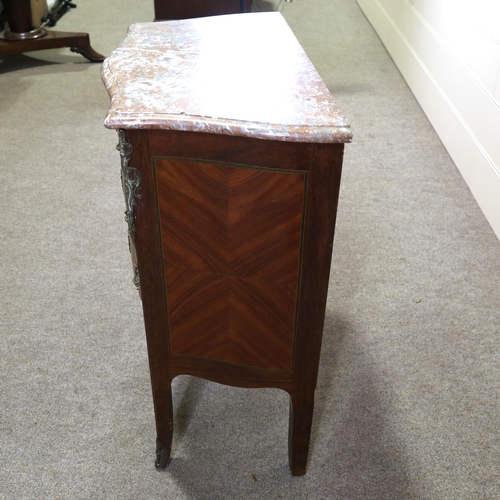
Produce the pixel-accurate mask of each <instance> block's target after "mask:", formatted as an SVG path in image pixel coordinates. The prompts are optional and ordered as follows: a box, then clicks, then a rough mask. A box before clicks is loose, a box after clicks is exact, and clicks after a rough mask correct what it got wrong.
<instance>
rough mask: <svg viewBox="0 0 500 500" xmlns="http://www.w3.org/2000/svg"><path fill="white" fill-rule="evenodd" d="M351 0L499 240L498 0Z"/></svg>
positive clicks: (499, 40) (499, 76) (499, 71)
mask: <svg viewBox="0 0 500 500" xmlns="http://www.w3.org/2000/svg"><path fill="white" fill-rule="evenodd" d="M357 1H358V4H359V5H360V7H361V9H362V10H363V12H364V13H365V15H366V16H367V18H368V20H369V21H370V22H371V24H372V25H373V27H374V28H375V30H376V31H377V33H378V35H379V36H380V38H381V39H382V41H383V43H384V44H385V46H386V48H387V50H388V51H389V53H390V55H391V56H392V58H393V59H394V62H395V63H396V65H397V66H398V68H399V70H400V71H401V73H402V75H403V76H404V78H405V79H406V81H407V82H408V85H409V86H410V88H411V89H412V91H413V93H414V94H415V97H416V98H417V99H418V101H419V103H420V105H421V106H422V108H423V110H424V112H425V113H426V114H427V116H428V118H429V120H430V121H431V123H432V125H433V126H434V128H435V130H436V132H437V133H438V135H439V137H440V138H441V140H442V141H443V144H444V145H445V147H446V148H447V150H448V152H449V153H450V155H451V157H452V159H453V161H454V162H455V164H456V166H457V167H458V169H459V170H460V172H461V174H462V175H463V177H464V179H465V181H466V182H467V184H468V186H469V188H470V190H471V191H472V193H473V195H474V196H475V198H476V200H477V202H478V203H479V206H480V207H481V209H482V210H483V212H484V214H485V216H486V218H487V219H488V221H489V223H490V224H491V226H492V227H493V230H494V231H495V233H496V235H497V236H498V238H499V239H500V1H499V0H474V1H471V0H357Z"/></svg>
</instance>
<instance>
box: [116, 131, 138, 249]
mask: <svg viewBox="0 0 500 500" xmlns="http://www.w3.org/2000/svg"><path fill="white" fill-rule="evenodd" d="M116 149H117V150H118V151H119V153H120V157H121V166H122V169H121V179H122V188H123V195H124V196H125V222H126V223H127V224H128V234H129V237H130V239H131V240H132V241H135V214H134V207H135V206H137V201H136V199H139V198H140V197H141V194H140V189H141V182H142V178H141V174H140V173H139V171H138V170H137V169H136V168H133V167H129V162H130V157H131V155H132V152H133V150H134V148H133V146H132V144H130V143H128V142H127V140H126V138H125V131H124V130H122V129H119V130H118V145H117V146H116Z"/></svg>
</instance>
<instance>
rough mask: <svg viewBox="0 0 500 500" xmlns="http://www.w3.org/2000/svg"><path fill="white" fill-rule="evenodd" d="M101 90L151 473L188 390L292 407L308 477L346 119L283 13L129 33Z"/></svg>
mask: <svg viewBox="0 0 500 500" xmlns="http://www.w3.org/2000/svg"><path fill="white" fill-rule="evenodd" d="M256 33H258V34H259V35H258V37H255V34H256ZM159 53H162V56H161V57H159V56H158V54H159ZM144 68H147V71H145V69H144ZM103 80H104V82H105V84H106V86H107V88H108V92H109V94H110V97H111V106H110V110H109V113H108V116H107V118H106V123H105V124H106V126H107V127H109V128H115V129H118V130H119V145H118V149H119V151H120V155H121V163H122V181H123V189H124V193H125V199H126V220H127V222H128V227H129V240H130V248H131V252H132V260H133V268H134V283H135V284H136V286H137V287H138V288H139V290H140V293H141V296H142V303H143V310H144V321H145V326H146V336H147V343H148V353H149V360H150V370H151V380H152V387H153V399H154V407H155V416H156V427H157V435H158V447H157V461H156V464H157V467H165V466H166V465H167V464H168V462H169V460H170V455H171V442H172V433H173V429H174V427H173V409H172V397H171V382H172V380H173V379H174V377H176V376H177V375H181V374H189V375H194V376H197V377H202V378H204V379H208V380H212V381H215V382H219V383H223V384H228V385H232V386H239V387H276V388H280V389H283V390H285V391H287V392H288V393H289V394H290V433H289V463H290V468H291V471H292V474H294V475H301V474H304V473H305V471H306V464H307V456H308V448H309V438H310V431H311V422H312V417H313V407H314V399H315V393H316V379H317V374H318V364H319V357H320V349H321V339H322V332H323V322H324V315H325V307H326V298H327V291H328V281H329V271H330V261H331V255H332V243H333V235H334V227H335V217H336V208H337V200H338V194H339V186H340V175H341V168H342V158H343V149H344V143H345V142H350V141H351V131H350V128H349V124H348V123H347V120H346V118H345V117H344V116H343V115H342V113H341V111H340V110H339V108H338V106H337V104H336V103H335V101H334V100H333V98H332V97H331V95H330V93H329V92H328V90H327V88H326V87H325V85H324V84H323V82H322V81H321V78H320V77H319V75H318V74H317V73H316V71H315V69H314V67H313V66H312V64H311V63H310V61H309V59H308V58H307V56H306V55H305V53H304V52H303V50H302V48H301V47H300V45H299V44H298V42H297V41H296V39H295V37H294V36H293V34H292V33H291V31H290V29H289V28H288V26H287V25H286V23H285V21H284V19H283V18H282V16H281V14H279V13H266V14H241V15H236V16H218V17H210V18H204V19H197V20H188V21H176V22H172V23H169V22H165V23H142V24H138V25H135V26H134V27H133V28H132V29H131V30H130V31H129V34H128V37H127V39H126V40H125V42H124V43H123V44H122V45H121V47H120V50H119V51H115V52H113V53H112V54H111V56H110V57H109V58H108V59H107V60H106V61H105V63H104V65H103ZM263 82H266V86H264V85H263ZM256 418H258V415H256ZM234 425H237V422H234Z"/></svg>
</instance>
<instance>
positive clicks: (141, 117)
mask: <svg viewBox="0 0 500 500" xmlns="http://www.w3.org/2000/svg"><path fill="white" fill-rule="evenodd" d="M102 79H103V81H104V84H105V85H106V88H107V89H108V93H109V95H110V98H111V104H110V109H109V112H108V115H107V117H106V120H105V126H106V127H108V128H124V129H138V128H145V129H170V130H185V131H190V132H197V131H198V132H209V133H216V134H225V135H237V136H245V137H254V138H259V139H269V140H280V141H291V142H315V143H332V142H351V140H352V133H351V129H350V125H349V123H348V121H347V119H346V117H345V116H344V115H343V114H342V112H341V110H340V109H339V107H338V105H337V103H336V102H335V101H334V99H333V97H332V96H331V94H330V92H329V91H328V89H327V88H326V86H325V84H324V83H323V81H322V80H321V77H320V76H319V75H318V73H317V71H316V70H315V68H314V66H313V65H312V63H311V62H310V61H309V59H308V57H307V55H306V54H305V52H304V50H303V49H302V47H301V46H300V44H299V43H298V41H297V39H296V38H295V36H294V35H293V33H292V31H291V30H290V28H289V27H288V25H287V24H286V22H285V20H284V18H283V17H282V15H281V14H280V13H277V12H270V13H252V14H233V15H227V16H214V17H206V18H198V19H187V20H180V21H166V22H158V23H138V24H134V25H132V26H131V27H130V28H129V31H128V34H127V37H126V39H125V40H124V42H123V43H122V44H121V45H120V46H119V47H118V48H117V49H116V50H115V51H113V52H112V53H111V55H110V56H109V57H108V58H107V59H106V61H104V64H103V68H102Z"/></svg>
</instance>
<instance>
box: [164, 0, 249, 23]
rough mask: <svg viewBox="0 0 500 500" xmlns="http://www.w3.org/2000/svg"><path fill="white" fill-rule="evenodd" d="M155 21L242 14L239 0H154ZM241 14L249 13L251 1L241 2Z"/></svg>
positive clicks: (244, 0)
mask: <svg viewBox="0 0 500 500" xmlns="http://www.w3.org/2000/svg"><path fill="white" fill-rule="evenodd" d="M154 7H155V20H156V21H161V20H167V19H189V18H193V17H206V16H219V15H222V14H236V13H241V12H242V8H241V7H242V2H241V0H155V3H154ZM243 7H244V9H243V12H250V10H251V7H252V0H243Z"/></svg>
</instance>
